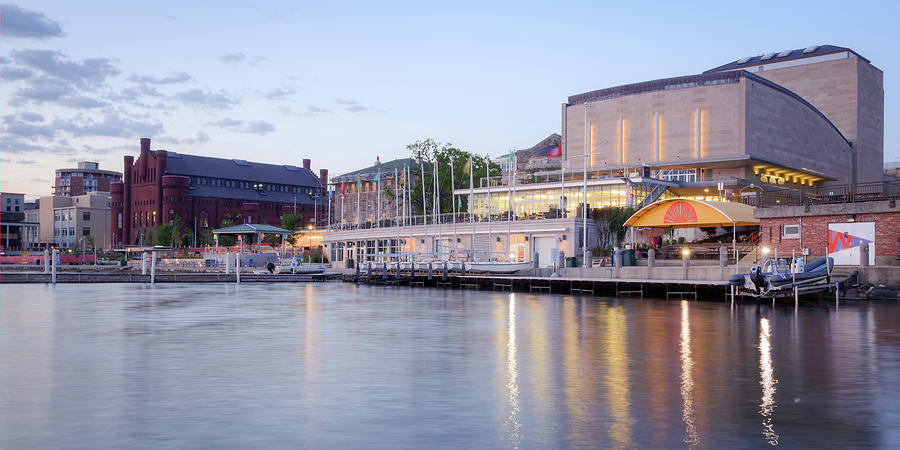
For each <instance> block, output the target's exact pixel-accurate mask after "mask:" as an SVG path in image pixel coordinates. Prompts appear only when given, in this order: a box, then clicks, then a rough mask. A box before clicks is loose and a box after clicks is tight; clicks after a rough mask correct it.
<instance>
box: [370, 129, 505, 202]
mask: <svg viewBox="0 0 900 450" xmlns="http://www.w3.org/2000/svg"><path fill="white" fill-rule="evenodd" d="M406 148H407V149H408V150H409V151H410V154H411V155H412V157H413V158H415V159H417V160H420V161H421V162H422V164H421V166H414V167H410V170H411V172H412V173H413V174H414V175H415V176H413V177H411V179H413V180H416V182H413V183H412V184H411V185H410V187H411V188H412V205H413V214H414V215H415V214H422V178H421V177H424V180H425V204H426V214H431V213H432V211H434V209H433V202H434V200H433V199H434V178H433V173H434V164H435V162H437V164H438V186H439V189H438V190H439V191H440V194H441V198H440V207H441V213H442V214H447V213H452V212H453V205H454V204H456V203H459V200H460V199H461V200H462V201H461V203H462V206H461V207H460V208H458V209H457V211H468V203H469V198H468V195H463V196H461V198H460V199H457V198H454V197H453V187H456V188H457V189H461V188H468V187H469V174H467V173H465V167H466V164H468V162H469V157H470V156H471V157H472V166H473V167H472V170H474V174H473V175H474V176H473V178H474V180H475V187H478V185H479V180H480V179H481V178H483V177H486V176H487V163H486V159H485V158H484V157H481V156H478V155H472V154H471V153H469V152H466V151H463V150H460V149H458V148H456V147H453V146H452V144H450V143H439V142H436V141H434V140H432V139H425V140H424V141H417V142H415V143H413V144H409V145H407V146H406ZM451 163H452V164H453V179H452V181H451V177H450V172H451V171H450V164H451ZM423 170H424V173H422V171H423ZM499 175H500V168H499V167H498V166H497V165H496V164H492V165H491V176H499ZM392 189H393V186H385V190H384V193H385V194H386V195H389V196H393V195H394V193H393V191H392ZM389 198H390V197H389Z"/></svg>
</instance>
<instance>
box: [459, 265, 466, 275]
mask: <svg viewBox="0 0 900 450" xmlns="http://www.w3.org/2000/svg"><path fill="white" fill-rule="evenodd" d="M459 275H460V276H461V277H464V276H466V262H465V261H460V263H459Z"/></svg>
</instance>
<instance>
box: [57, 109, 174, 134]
mask: <svg viewBox="0 0 900 450" xmlns="http://www.w3.org/2000/svg"><path fill="white" fill-rule="evenodd" d="M53 126H54V127H55V128H57V129H59V130H61V131H65V132H67V133H69V134H71V135H72V136H74V137H83V136H108V137H122V138H136V137H141V136H153V135H157V134H162V132H163V126H162V124H161V123H159V122H152V121H140V120H133V119H129V118H125V117H120V116H119V115H118V114H115V113H113V114H108V115H106V116H105V117H104V118H103V120H102V121H99V122H98V121H96V120H94V119H92V118H85V117H84V116H83V115H81V114H79V115H78V116H75V117H74V118H72V119H70V120H67V121H64V120H58V119H57V120H55V121H54V122H53Z"/></svg>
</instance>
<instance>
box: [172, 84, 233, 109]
mask: <svg viewBox="0 0 900 450" xmlns="http://www.w3.org/2000/svg"><path fill="white" fill-rule="evenodd" d="M172 98H174V99H175V100H178V101H179V102H181V103H184V104H186V105H193V106H205V107H209V108H214V109H228V108H231V107H232V106H234V105H237V104H238V103H240V102H239V100H238V99H236V98H232V97H231V96H229V95H228V93H226V92H225V91H219V92H211V91H204V90H202V89H191V90H188V91H184V92H179V93H177V94H175V95H174V96H172Z"/></svg>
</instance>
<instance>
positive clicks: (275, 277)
mask: <svg viewBox="0 0 900 450" xmlns="http://www.w3.org/2000/svg"><path fill="white" fill-rule="evenodd" d="M339 277H340V275H339V274H337V273H327V272H326V273H316V274H270V273H265V274H256V273H242V274H241V283H309V282H323V281H328V280H334V279H339ZM155 278H156V279H155V281H156V282H157V283H235V282H237V276H236V275H235V274H234V273H229V274H225V273H208V272H181V273H179V272H158V273H157V274H156V275H155ZM50 282H51V275H50V274H49V273H33V272H4V273H3V274H2V275H0V283H3V284H7V283H10V284H14V283H50ZM56 282H57V283H150V274H147V275H141V274H140V273H130V272H112V273H110V272H60V273H57V274H56Z"/></svg>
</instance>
